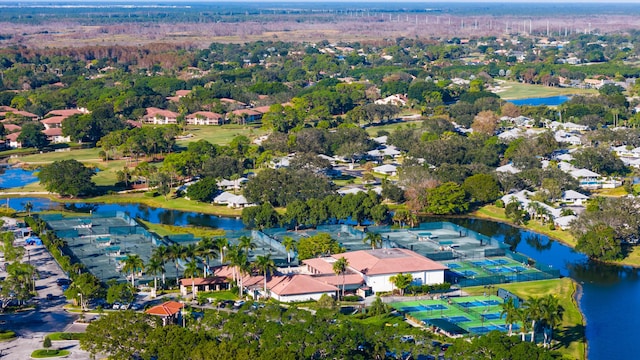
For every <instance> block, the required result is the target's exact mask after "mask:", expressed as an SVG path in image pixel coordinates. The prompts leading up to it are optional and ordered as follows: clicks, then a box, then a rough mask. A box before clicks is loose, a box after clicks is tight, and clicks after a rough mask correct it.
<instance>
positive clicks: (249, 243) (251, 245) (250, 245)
mask: <svg viewBox="0 0 640 360" xmlns="http://www.w3.org/2000/svg"><path fill="white" fill-rule="evenodd" d="M238 247H239V248H240V249H242V250H244V251H246V252H247V254H248V253H249V251H251V250H253V249H255V248H256V247H258V246H257V245H256V243H255V242H253V239H252V238H250V237H248V236H241V237H240V239H238Z"/></svg>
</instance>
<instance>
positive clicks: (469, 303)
mask: <svg viewBox="0 0 640 360" xmlns="http://www.w3.org/2000/svg"><path fill="white" fill-rule="evenodd" d="M457 304H458V305H460V306H462V307H465V308H470V307H478V306H485V303H483V302H482V301H463V302H459V303H457Z"/></svg>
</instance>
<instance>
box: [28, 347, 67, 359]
mask: <svg viewBox="0 0 640 360" xmlns="http://www.w3.org/2000/svg"><path fill="white" fill-rule="evenodd" d="M69 354H71V352H70V351H69V350H53V349H52V350H47V349H40V350H35V351H34V352H32V353H31V357H32V358H34V359H42V358H50V357H60V356H67V355H69Z"/></svg>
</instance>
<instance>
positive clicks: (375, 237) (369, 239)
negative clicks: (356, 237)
mask: <svg viewBox="0 0 640 360" xmlns="http://www.w3.org/2000/svg"><path fill="white" fill-rule="evenodd" d="M362 242H363V243H364V244H370V245H371V249H375V248H376V247H382V235H380V234H379V233H376V232H368V233H367V236H365V237H364V239H363V240H362Z"/></svg>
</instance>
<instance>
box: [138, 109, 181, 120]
mask: <svg viewBox="0 0 640 360" xmlns="http://www.w3.org/2000/svg"><path fill="white" fill-rule="evenodd" d="M158 115H159V116H160V117H167V118H177V117H178V116H179V115H180V114H178V113H176V112H173V111H170V110H164V109H158V108H155V107H148V108H147V115H146V116H145V117H146V118H153V117H156V116H158Z"/></svg>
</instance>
